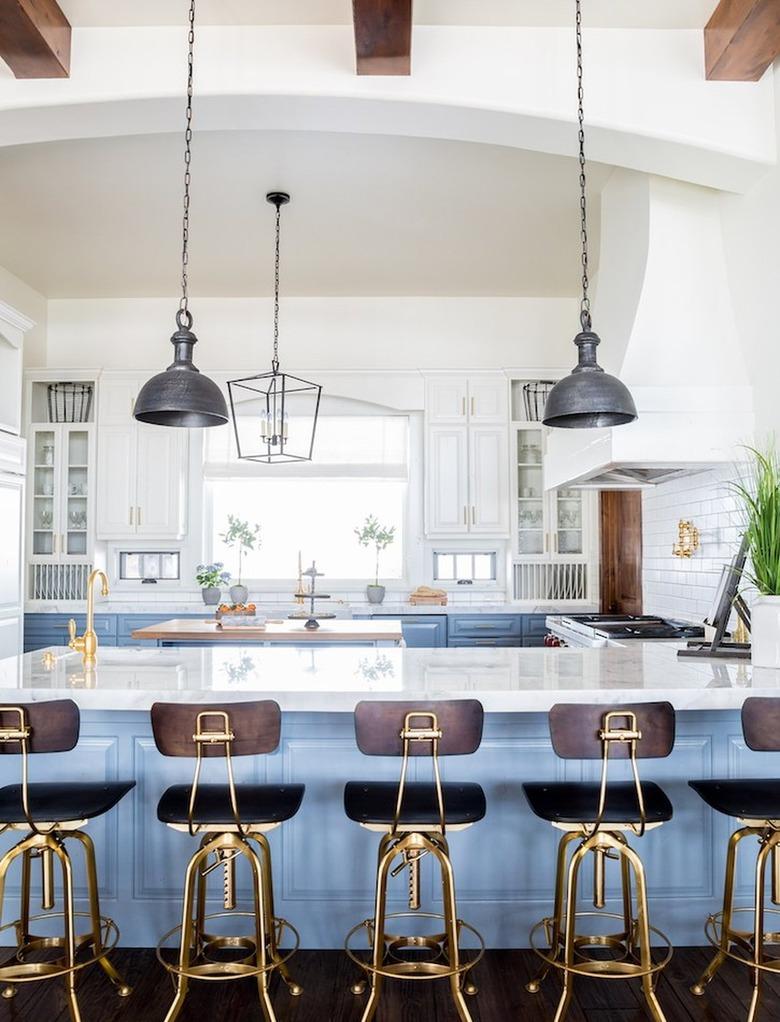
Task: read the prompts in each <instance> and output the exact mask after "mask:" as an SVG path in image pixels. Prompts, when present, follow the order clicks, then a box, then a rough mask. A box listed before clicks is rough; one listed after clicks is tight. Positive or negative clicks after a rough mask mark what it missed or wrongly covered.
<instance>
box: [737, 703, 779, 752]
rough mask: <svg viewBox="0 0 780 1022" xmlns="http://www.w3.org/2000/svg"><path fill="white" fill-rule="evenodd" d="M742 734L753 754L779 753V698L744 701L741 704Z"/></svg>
mask: <svg viewBox="0 0 780 1022" xmlns="http://www.w3.org/2000/svg"><path fill="white" fill-rule="evenodd" d="M742 733H743V735H744V738H745V744H746V745H747V747H748V748H749V749H751V750H752V751H753V752H780V698H773V697H771V696H751V697H750V698H749V699H746V700H745V702H744V703H743V704H742Z"/></svg>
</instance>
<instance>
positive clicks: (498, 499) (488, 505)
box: [469, 426, 509, 536]
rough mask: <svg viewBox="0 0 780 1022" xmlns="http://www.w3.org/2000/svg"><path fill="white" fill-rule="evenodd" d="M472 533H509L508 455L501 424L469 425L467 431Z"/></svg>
mask: <svg viewBox="0 0 780 1022" xmlns="http://www.w3.org/2000/svg"><path fill="white" fill-rule="evenodd" d="M469 446H470V451H469V463H470V469H471V471H470V502H469V522H470V525H471V532H472V533H483V534H486V535H491V536H502V535H506V534H508V532H509V488H508V478H509V455H508V451H507V435H506V429H505V428H504V427H501V426H498V427H490V426H472V427H471V430H470V432H469Z"/></svg>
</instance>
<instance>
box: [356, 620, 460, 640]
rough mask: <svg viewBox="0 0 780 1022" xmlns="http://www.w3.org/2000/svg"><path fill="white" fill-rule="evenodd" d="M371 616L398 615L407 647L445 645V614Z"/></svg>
mask: <svg viewBox="0 0 780 1022" xmlns="http://www.w3.org/2000/svg"><path fill="white" fill-rule="evenodd" d="M355 616H356V617H357V615H355ZM371 617H372V619H373V618H376V619H377V620H382V619H388V618H389V619H392V620H398V619H399V617H400V621H401V627H402V630H403V633H404V642H405V643H406V645H407V647H408V648H409V649H440V648H441V647H443V646H446V645H447V615H446V614H419V615H410V614H402V615H398V614H372V615H371Z"/></svg>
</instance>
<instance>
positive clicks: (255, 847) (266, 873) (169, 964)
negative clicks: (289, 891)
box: [157, 830, 303, 1022]
mask: <svg viewBox="0 0 780 1022" xmlns="http://www.w3.org/2000/svg"><path fill="white" fill-rule="evenodd" d="M212 857H213V861H212V862H209V859H210V858H212ZM239 857H243V858H245V859H246V861H247V862H248V863H249V866H250V869H251V872H252V893H253V898H254V911H253V912H239V911H236V907H235V906H236V901H235V865H236V861H237V859H238V858H239ZM217 869H221V870H222V893H223V906H224V909H225V911H224V912H217V913H211V914H206V883H207V877H208V875H209V874H210V873H212V872H214V871H215V870H217ZM235 917H238V918H250V919H252V920H253V922H254V932H253V933H252V934H251V935H249V936H234V935H231V936H224V935H217V934H212V933H209V932H207V929H206V925H207V923H208V922H209V921H211V920H214V919H219V918H235ZM285 933H290V934H291V935H292V936H293V938H294V947H293V948H292V949H291V950H290V951H281V950H280V944H281V943H282V939H283V937H284V935H285ZM176 934H178V935H179V936H180V942H179V949H178V952H177V953H176V956H175V960H171V959H170V957H166V954H165V950H166V949H165V948H164V947H163V945H164V944H165V943H166V941H168V940H169V939H170V938H171V937H173V936H174V935H176ZM298 943H299V937H298V932H297V930H296V929H295V928H294V927H293V926H292V925H291V924H290V923H288V922H287V920H285V919H278V918H277V917H276V916H275V915H274V902H273V878H272V875H271V850H270V848H269V846H268V840H267V838H266V837H265V835H264V834H262V833H259V832H252V831H248V830H245V831H244V832H243V833H241V834H239V833H235V832H226V833H207V834H206V835H205V836H204V837H203V839H202V841H201V844H200V848H199V849H198V851H197V852H195V854H194V855H193V856H192V858H191V859H190V861H189V865H188V866H187V872H186V874H185V880H184V905H183V909H182V922H181V925H180V926H177V927H174V929H172V930H170V931H169V932H168V933H166V934H165V936H164V937H163V938H162V940H161V941H160V943H159V945H158V947H157V957H158V958H159V960H160V962H161V963H162V965H163V966H164V967H165V968H166V969H167V970H168V971H169V972H170V973H172V974H173V975H174V977H175V983H176V994H175V997H174V1000H173V1003H172V1004H171V1006H170V1008H169V1009H168V1013H167V1015H166V1016H165V1022H174V1019H176V1018H177V1017H178V1016H179V1014H180V1012H181V1010H182V1008H183V1006H184V1000H185V998H186V995H187V989H188V986H189V982H190V980H191V979H198V980H217V981H219V980H233V979H246V978H247V977H256V979H257V986H258V991H259V995H260V1005H261V1008H262V1011H263V1017H264V1018H265V1019H266V1022H276V1015H275V1013H274V1009H273V1005H272V1004H271V998H270V994H269V981H270V976H271V972H272V971H273V970H274V969H277V970H278V971H279V974H280V975H281V977H282V979H283V980H284V982H285V984H286V985H287V987H288V989H289V991H290V993H291V994H292V995H293V996H294V997H297V996H299V995H300V994H302V993H303V988H302V987H301V986H299V985H298V984H297V983H295V982H294V981H293V980H292V978H291V976H290V973H289V971H288V969H287V962H288V961H289V959H290V958H291V957H292V955H293V954H295V952H296V951H297V950H298ZM241 952H245V954H243V955H241V954H240V953H241ZM230 953H233V954H234V955H236V957H233V958H232V959H230V960H227V959H226V957H225V955H226V954H230Z"/></svg>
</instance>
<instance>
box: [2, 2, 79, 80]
mask: <svg viewBox="0 0 780 1022" xmlns="http://www.w3.org/2000/svg"><path fill="white" fill-rule="evenodd" d="M0 57H2V59H3V60H4V61H5V62H6V64H8V66H9V67H10V68H11V70H12V71H13V73H14V75H16V77H17V78H67V77H68V75H69V74H70V22H69V21H68V19H67V18H66V17H65V15H64V14H63V13H62V10H61V9H60V6H59V4H58V3H57V0H0Z"/></svg>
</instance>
